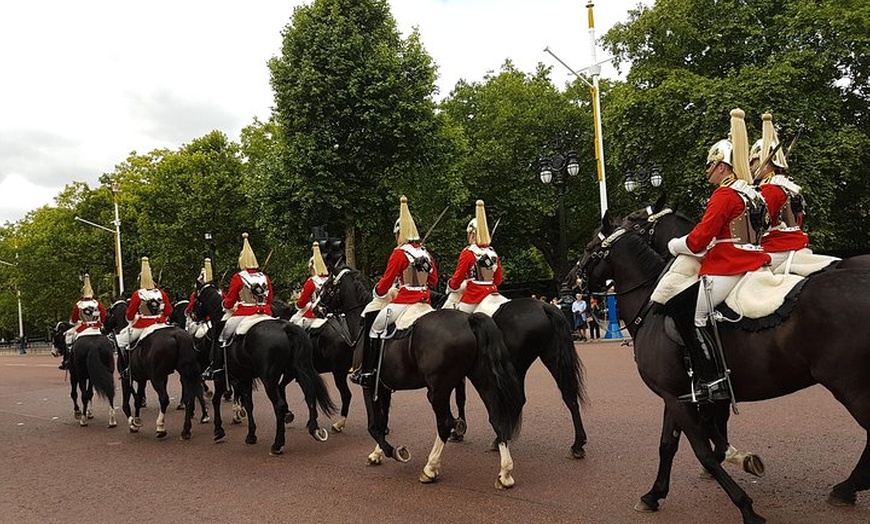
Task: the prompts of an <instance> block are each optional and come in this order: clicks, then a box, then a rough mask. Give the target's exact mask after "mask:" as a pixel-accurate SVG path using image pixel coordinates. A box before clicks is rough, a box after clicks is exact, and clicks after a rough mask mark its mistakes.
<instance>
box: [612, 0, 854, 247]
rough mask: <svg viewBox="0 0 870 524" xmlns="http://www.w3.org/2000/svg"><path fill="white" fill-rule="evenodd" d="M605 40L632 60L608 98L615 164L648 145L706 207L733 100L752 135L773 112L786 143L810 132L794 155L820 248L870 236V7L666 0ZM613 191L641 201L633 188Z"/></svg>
mask: <svg viewBox="0 0 870 524" xmlns="http://www.w3.org/2000/svg"><path fill="white" fill-rule="evenodd" d="M604 43H605V45H606V46H607V47H608V48H609V50H610V52H611V53H613V54H614V55H616V56H617V57H618V59H619V60H621V61H623V62H630V63H631V70H630V72H629V74H628V79H627V82H626V83H625V84H623V85H619V86H617V87H616V88H614V90H613V91H612V92H611V94H610V96H609V100H608V102H607V104H606V105H605V106H604V129H605V130H606V131H605V134H606V139H605V143H607V144H610V145H611V147H610V152H611V157H610V159H609V162H611V163H612V164H613V165H615V166H623V167H622V170H623V171H625V170H627V169H629V168H630V166H631V165H632V163H633V159H634V158H635V156H636V155H637V154H638V153H643V154H645V156H646V157H647V160H649V161H655V162H656V163H658V164H659V165H660V166H661V167H662V168H663V174H664V179H665V185H666V187H667V189H668V191H669V193H670V196H671V200H673V201H675V202H677V203H678V204H679V205H680V206H681V207H682V209H683V210H684V211H685V212H687V213H688V214H689V215H690V216H692V215H694V216H700V214H701V212H702V210H703V207H704V204H705V202H706V198H707V197H708V196H709V193H710V189H709V187H706V185H705V182H704V180H703V172H702V166H703V163H704V160H705V155H706V151H707V148H708V147H709V146H710V145H712V144H713V142H715V141H716V140H718V139H720V138H724V137H725V136H726V135H727V132H728V125H729V124H728V112H729V110H730V109H731V108H733V107H741V108H742V109H744V110H745V111H746V114H747V127H748V128H749V130H750V141H752V140H754V139H755V138H757V137H759V136H760V124H761V118H760V115H761V113H763V112H764V111H768V110H770V111H772V112H773V115H774V122H775V123H776V124H777V126H778V127H779V134H780V137H781V138H782V139H783V140H785V141H787V142H786V144H788V141H790V140H791V138H792V137H793V136H795V135H796V134H797V133H798V130H801V136H800V141H799V143H798V144H797V146H796V148H795V150H794V151H793V152H792V155H791V157H790V158H789V163H790V166H791V167H792V175H793V176H794V177H795V179H796V181H797V182H798V183H799V184H801V185H803V186H804V193H805V194H806V196H807V199H808V201H809V202H810V213H809V215H808V217H807V223H806V228H807V230H808V232H809V234H810V239H811V241H812V243H813V245H814V247H815V248H816V249H817V250H822V251H838V252H846V253H848V252H857V251H866V249H867V247H868V246H870V232H868V230H867V229H866V228H865V227H863V222H864V220H865V219H866V217H867V214H868V211H870V194H868V193H867V185H868V180H870V173H868V167H867V166H868V162H870V149H868V147H867V146H868V143H870V134H868V129H870V125H868V123H870V122H868V112H867V107H868V104H867V102H868V95H870V85H868V68H870V60H868V57H870V53H868V52H867V51H868V47H870V5H868V4H867V3H866V2H856V1H847V0H830V1H819V2H805V1H803V0H785V1H773V0H759V1H755V2H742V1H738V0H725V1H721V0H720V1H714V0H659V1H658V2H657V3H656V4H655V6H654V7H652V8H640V9H639V10H637V11H634V12H633V13H632V15H631V18H630V19H629V20H628V21H627V22H625V23H623V24H617V25H616V26H615V27H614V28H613V29H612V30H611V31H610V32H608V33H607V35H606V36H605V38H604ZM627 122H628V123H630V125H625V123H627ZM620 182H621V180H620ZM615 200H616V201H617V202H618V203H619V204H621V205H629V206H630V205H631V204H632V200H631V199H630V198H627V197H625V195H617V199H615ZM635 207H636V206H635Z"/></svg>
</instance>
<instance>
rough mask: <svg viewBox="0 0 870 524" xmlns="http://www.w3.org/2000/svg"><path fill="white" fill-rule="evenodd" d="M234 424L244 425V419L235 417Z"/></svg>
mask: <svg viewBox="0 0 870 524" xmlns="http://www.w3.org/2000/svg"><path fill="white" fill-rule="evenodd" d="M232 423H233V424H241V423H242V419H240V418H239V417H238V415H233V420H232Z"/></svg>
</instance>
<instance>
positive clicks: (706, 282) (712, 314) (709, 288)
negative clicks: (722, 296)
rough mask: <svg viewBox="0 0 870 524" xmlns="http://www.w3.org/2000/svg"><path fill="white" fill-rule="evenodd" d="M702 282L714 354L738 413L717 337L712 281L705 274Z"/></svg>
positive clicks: (734, 409)
mask: <svg viewBox="0 0 870 524" xmlns="http://www.w3.org/2000/svg"><path fill="white" fill-rule="evenodd" d="M701 279H702V280H703V284H704V297H705V298H706V299H707V311H709V313H707V318H709V319H710V325H711V326H713V339H714V340H715V342H716V356H717V357H718V358H719V361H720V362H721V363H722V367H723V368H725V383H726V384H728V394H729V395H730V397H731V409H732V411H734V414H735V415H739V414H740V411H738V409H737V401H736V400H735V397H734V387H733V386H732V385H731V370H730V369H728V363H727V362H726V361H725V352H724V351H723V350H722V339H720V338H719V324H717V323H716V315H715V312H716V310H715V309H713V299H712V297H710V291H712V290H713V281H712V280H710V279H709V278H707V277H706V275H705V276H703V277H701Z"/></svg>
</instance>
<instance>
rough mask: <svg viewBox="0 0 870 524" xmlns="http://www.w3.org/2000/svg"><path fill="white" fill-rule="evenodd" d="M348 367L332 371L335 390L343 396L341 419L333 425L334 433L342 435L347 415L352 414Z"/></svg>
mask: <svg viewBox="0 0 870 524" xmlns="http://www.w3.org/2000/svg"><path fill="white" fill-rule="evenodd" d="M346 367H347V366H345V369H334V370H332V379H333V381H334V382H335V388H336V389H338V394H339V395H340V396H341V418H339V419H338V420H337V421H335V423H334V424H333V425H332V431H334V432H335V433H341V432H342V431H343V430H344V426H345V424H346V423H347V414H348V413H349V412H350V399H351V397H352V396H353V395H352V394H351V392H350V388H349V387H348V385H347V369H346Z"/></svg>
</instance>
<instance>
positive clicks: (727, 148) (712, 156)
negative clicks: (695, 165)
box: [707, 138, 734, 166]
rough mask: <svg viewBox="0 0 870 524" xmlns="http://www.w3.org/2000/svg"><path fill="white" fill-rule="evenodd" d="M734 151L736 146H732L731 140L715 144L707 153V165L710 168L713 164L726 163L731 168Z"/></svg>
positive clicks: (723, 140)
mask: <svg viewBox="0 0 870 524" xmlns="http://www.w3.org/2000/svg"><path fill="white" fill-rule="evenodd" d="M733 151H734V146H733V145H732V144H731V140H729V139H727V138H723V139H722V140H720V141H718V142H716V143H715V144H713V145H712V146H711V147H710V150H709V151H708V152H707V165H708V166H709V165H710V164H712V163H713V162H724V163H726V164H728V165H729V166H730V165H731V153H732V152H733Z"/></svg>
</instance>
